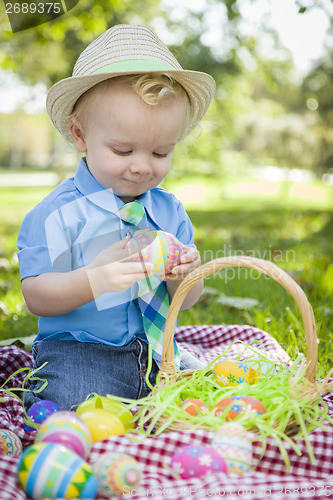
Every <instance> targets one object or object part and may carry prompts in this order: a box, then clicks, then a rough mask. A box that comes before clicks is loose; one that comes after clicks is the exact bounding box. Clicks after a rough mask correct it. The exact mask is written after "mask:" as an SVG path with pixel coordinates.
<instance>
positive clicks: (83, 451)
mask: <svg viewBox="0 0 333 500" xmlns="http://www.w3.org/2000/svg"><path fill="white" fill-rule="evenodd" d="M35 441H36V443H40V442H41V443H44V442H45V443H58V444H62V445H63V446H65V447H66V448H69V449H70V450H72V451H74V452H75V453H77V454H78V455H80V457H82V458H85V459H86V458H88V455H89V453H90V448H91V441H92V439H91V435H90V431H89V430H88V427H87V426H86V424H85V423H84V422H83V420H81V419H80V418H79V417H78V416H77V415H75V413H72V412H70V411H59V412H57V413H53V414H52V415H50V416H49V417H47V419H46V420H44V422H43V423H42V424H41V426H40V428H39V429H38V432H37V436H36V438H35Z"/></svg>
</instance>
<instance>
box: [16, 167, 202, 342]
mask: <svg viewBox="0 0 333 500" xmlns="http://www.w3.org/2000/svg"><path fill="white" fill-rule="evenodd" d="M138 200H139V201H140V202H141V203H142V204H143V205H144V207H145V209H146V213H147V219H148V224H149V226H150V227H152V228H154V229H158V230H163V231H167V232H169V233H171V234H173V235H175V236H176V237H177V238H178V239H179V240H180V241H181V242H182V243H183V244H184V245H189V246H194V244H193V227H192V224H191V221H190V219H189V217H188V215H187V214H186V211H185V209H184V207H183V205H182V204H181V202H180V201H179V200H178V199H177V198H176V197H175V196H174V195H173V194H171V193H169V192H168V191H166V190H165V189H163V188H160V187H156V188H154V189H152V190H150V191H148V192H146V193H144V194H143V195H141V196H140V197H139V198H138ZM123 204H124V203H123V201H122V200H121V199H120V198H118V196H116V195H115V194H113V193H112V190H107V189H104V188H103V187H102V186H101V185H100V184H99V183H98V182H97V180H96V179H95V178H94V177H93V176H92V175H91V174H90V172H89V170H88V168H87V165H86V162H85V160H84V159H82V160H81V162H80V164H79V167H78V169H77V172H76V174H75V176H74V178H71V179H67V180H65V181H63V182H62V183H61V184H59V186H57V187H56V188H55V189H54V190H53V191H52V192H51V193H50V194H49V195H48V196H46V198H44V199H43V200H42V201H41V203H39V204H38V205H37V206H36V207H35V208H33V209H32V210H31V211H30V212H29V213H28V214H27V215H26V217H25V218H24V220H23V222H22V225H21V228H20V232H19V235H18V240H17V246H18V248H19V252H18V259H19V265H20V272H21V280H23V279H24V278H27V277H29V276H38V275H40V274H43V273H49V272H68V271H72V270H74V269H77V268H79V267H82V266H85V265H87V264H89V263H90V262H91V261H92V260H93V259H94V257H96V255H98V253H99V252H101V251H102V250H103V249H105V248H107V247H108V246H110V245H112V244H113V243H115V242H116V241H119V240H120V239H122V238H124V236H125V234H126V228H125V225H124V223H123V222H122V221H121V220H120V219H119V217H117V215H115V212H117V211H118V210H119V208H121V206H123ZM136 297H137V286H136V285H134V286H133V287H131V288H130V289H128V290H125V291H123V292H119V293H106V294H104V295H102V296H101V297H100V298H99V299H97V300H95V301H92V302H90V303H88V304H85V305H83V306H81V307H79V308H77V309H75V310H74V311H71V312H69V313H67V314H63V315H59V316H53V317H40V319H39V322H38V327H39V332H38V336H37V337H36V339H35V342H38V341H40V340H44V339H59V338H62V339H64V340H66V339H68V340H69V339H70V340H73V338H75V339H76V340H79V341H82V342H101V343H104V344H108V345H112V346H122V345H125V344H128V343H130V342H132V341H133V340H134V339H135V338H136V337H139V338H142V339H144V340H145V339H146V337H145V333H144V329H143V322H142V315H141V312H140V309H139V306H138V301H137V298H136Z"/></svg>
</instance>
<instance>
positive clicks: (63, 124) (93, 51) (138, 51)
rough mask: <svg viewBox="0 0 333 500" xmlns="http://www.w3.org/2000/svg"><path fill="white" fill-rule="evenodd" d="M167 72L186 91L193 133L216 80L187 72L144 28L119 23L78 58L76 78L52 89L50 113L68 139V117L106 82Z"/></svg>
mask: <svg viewBox="0 0 333 500" xmlns="http://www.w3.org/2000/svg"><path fill="white" fill-rule="evenodd" d="M161 72H163V73H168V74H170V75H171V76H172V77H173V78H174V79H175V80H176V81H177V82H178V83H179V84H180V85H182V87H183V88H184V89H185V90H186V92H187V94H188V96H189V99H190V102H191V109H192V120H191V130H192V129H193V128H194V127H195V125H196V123H197V122H198V121H200V120H201V118H202V117H203V116H204V114H205V113H206V111H207V109H208V107H209V105H210V103H211V101H212V99H213V96H214V92H215V82H214V79H213V78H212V77H211V76H210V75H208V74H206V73H201V72H198V71H187V70H184V69H183V68H182V67H181V66H180V64H179V63H178V61H177V59H176V58H175V57H174V56H173V54H172V53H171V52H170V50H169V49H168V48H167V47H166V46H165V45H164V44H163V43H162V42H161V40H160V39H159V38H158V37H157V36H156V35H155V33H154V32H153V31H151V30H150V29H149V28H146V27H145V26H130V25H125V24H120V25H117V26H113V27H112V28H110V29H108V30H107V31H106V32H105V33H103V34H102V35H100V36H99V37H98V38H96V40H94V41H93V42H91V43H90V44H89V45H88V47H87V48H86V49H85V50H84V51H83V52H82V54H81V55H80V56H79V58H78V60H77V61H76V64H75V66H74V70H73V76H71V77H70V78H65V79H64V80H60V82H58V83H56V84H55V85H53V87H52V88H51V89H50V90H49V92H48V95H47V100H46V109H47V112H48V114H49V116H50V118H51V120H52V122H53V124H54V126H55V127H56V128H57V130H59V132H60V133H61V134H62V135H64V136H66V133H67V131H68V125H67V122H68V116H69V115H70V114H71V112H72V111H73V107H74V104H75V103H76V101H77V100H78V99H79V97H80V96H81V95H82V94H83V93H84V92H86V91H87V90H89V89H90V88H91V87H93V86H94V85H96V84H97V83H99V82H102V81H103V80H107V79H109V78H114V77H116V76H121V75H126V74H128V75H129V74H146V73H161Z"/></svg>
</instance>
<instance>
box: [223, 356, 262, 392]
mask: <svg viewBox="0 0 333 500" xmlns="http://www.w3.org/2000/svg"><path fill="white" fill-rule="evenodd" d="M213 374H214V377H215V381H216V383H217V384H218V385H220V386H221V387H232V386H237V385H239V384H242V383H243V382H247V383H248V384H250V385H252V384H255V383H256V382H257V381H258V379H259V377H258V373H257V372H256V371H255V370H254V369H253V368H251V367H250V366H248V365H247V364H246V363H244V362H242V361H232V360H228V359H227V360H224V361H219V362H218V363H216V364H215V366H214V368H213Z"/></svg>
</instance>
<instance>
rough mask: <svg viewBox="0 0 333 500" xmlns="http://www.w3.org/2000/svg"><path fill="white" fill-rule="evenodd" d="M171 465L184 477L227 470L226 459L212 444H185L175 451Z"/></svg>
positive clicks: (176, 472) (188, 477)
mask: <svg viewBox="0 0 333 500" xmlns="http://www.w3.org/2000/svg"><path fill="white" fill-rule="evenodd" d="M170 467H171V469H172V470H173V471H174V472H175V474H177V475H179V476H180V477H181V478H182V479H190V478H192V477H200V476H205V475H207V474H211V473H214V472H225V473H226V472H227V464H226V462H225V460H224V459H223V458H222V457H221V455H219V453H218V452H217V451H216V450H215V449H214V448H213V447H212V446H199V445H197V446H192V445H188V446H184V447H182V448H181V449H180V450H178V451H176V453H174V455H173V456H172V459H171V464H170Z"/></svg>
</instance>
